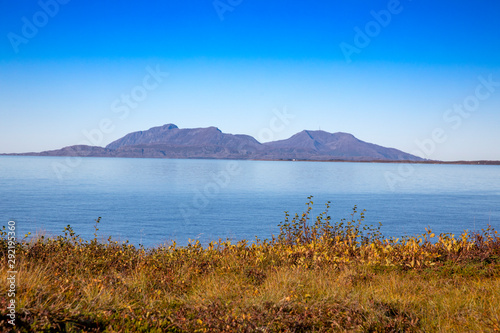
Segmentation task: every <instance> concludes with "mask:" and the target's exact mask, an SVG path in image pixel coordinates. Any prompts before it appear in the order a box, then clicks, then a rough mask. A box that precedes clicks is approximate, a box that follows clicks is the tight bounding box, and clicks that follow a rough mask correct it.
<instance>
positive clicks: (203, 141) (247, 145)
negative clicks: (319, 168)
mask: <svg viewBox="0 0 500 333" xmlns="http://www.w3.org/2000/svg"><path fill="white" fill-rule="evenodd" d="M8 155H31V156H33V155H34V156H88V157H151V158H212V159H255V160H318V161H340V160H342V161H425V160H424V159H422V158H420V157H418V156H415V155H411V154H408V153H405V152H403V151H401V150H398V149H395V148H387V147H383V146H380V145H376V144H373V143H369V142H365V141H362V140H359V139H358V138H356V137H355V136H354V135H352V134H350V133H345V132H336V133H329V132H326V131H321V130H316V131H313V130H303V131H301V132H298V133H296V134H294V135H292V136H291V137H290V138H288V139H284V140H277V141H272V142H266V143H260V142H259V141H257V140H256V139H255V138H254V137H252V136H250V135H244V134H228V133H223V132H222V131H221V130H220V129H219V128H217V127H213V126H211V127H205V128H179V127H178V126H177V125H175V124H171V123H169V124H165V125H163V126H156V127H152V128H150V129H148V130H145V131H136V132H131V133H128V134H126V135H124V136H123V137H121V138H119V139H117V140H115V141H113V142H111V143H110V144H108V145H107V146H105V147H99V146H85V145H75V146H68V147H63V148H61V149H57V150H49V151H43V152H40V153H23V154H8Z"/></svg>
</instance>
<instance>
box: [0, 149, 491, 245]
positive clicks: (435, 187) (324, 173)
mask: <svg viewBox="0 0 500 333" xmlns="http://www.w3.org/2000/svg"><path fill="white" fill-rule="evenodd" d="M63 161H64V158H59V157H13V156H9V157H7V156H5V157H0V188H1V191H0V220H1V221H3V223H0V224H1V225H6V224H7V222H8V221H9V220H11V219H13V220H15V221H16V222H17V226H18V227H19V229H20V234H21V233H22V234H24V233H27V232H28V231H31V232H32V233H33V234H34V233H35V231H40V230H41V231H43V232H45V233H46V234H51V235H59V234H62V230H63V229H64V227H65V226H66V225H68V224H70V225H71V226H72V227H73V228H74V229H75V231H76V232H77V234H79V235H81V236H82V237H84V238H86V239H91V238H92V237H93V233H94V227H93V226H94V224H95V222H94V220H95V219H96V218H98V217H102V220H101V223H100V225H99V231H98V235H99V237H102V238H103V239H105V238H107V237H108V236H112V237H113V239H116V240H129V241H130V242H131V243H133V244H136V245H137V244H143V245H145V246H155V245H159V244H161V243H164V242H166V241H170V240H176V241H177V242H178V243H179V244H182V245H185V244H186V243H187V241H188V239H199V240H200V241H202V242H203V243H206V242H208V241H210V240H216V239H218V238H219V237H221V238H226V237H228V238H230V239H233V240H240V239H248V240H253V239H254V237H255V236H258V237H260V238H270V237H271V235H272V234H277V233H278V232H279V229H278V227H277V225H278V223H279V222H280V221H283V219H284V211H285V210H287V211H289V212H290V213H292V214H293V213H296V212H297V213H301V212H302V211H303V210H305V208H306V206H305V203H306V201H307V197H308V196H310V195H313V196H314V198H313V201H314V207H315V209H314V211H313V212H314V215H316V214H318V213H320V212H322V211H323V208H324V204H325V203H326V202H327V201H328V200H330V201H332V207H331V210H330V212H331V214H330V215H331V216H332V218H333V220H334V221H339V220H340V219H341V218H349V217H350V215H349V214H350V212H351V211H352V208H353V206H354V205H357V206H358V208H359V210H362V209H366V220H365V221H366V223H368V224H373V225H377V224H378V222H382V224H383V226H382V232H383V234H384V235H386V236H402V235H405V234H408V235H412V234H415V233H422V232H424V231H425V230H424V228H425V227H431V228H432V230H433V231H434V232H436V233H440V232H453V233H455V234H458V233H460V232H461V231H462V230H464V229H469V230H473V229H481V228H485V227H486V225H487V224H488V223H490V224H491V225H492V226H493V227H494V228H495V229H500V166H482V165H420V164H416V165H413V166H412V167H413V172H412V173H411V174H409V175H406V174H405V175H404V177H401V172H400V170H398V168H400V166H401V165H400V164H392V163H391V164H385V163H383V164H378V163H329V162H276V161H272V162H271V161H269V162H268V161H235V160H176V159H121V158H84V159H82V163H81V164H80V165H79V166H78V167H76V168H74V169H71V170H70V172H67V173H65V174H64V175H63V177H62V178H60V177H58V174H57V173H56V172H54V169H53V167H54V163H58V162H63ZM388 175H393V176H394V175H395V176H397V177H399V178H397V181H388V179H392V178H390V177H389V178H388Z"/></svg>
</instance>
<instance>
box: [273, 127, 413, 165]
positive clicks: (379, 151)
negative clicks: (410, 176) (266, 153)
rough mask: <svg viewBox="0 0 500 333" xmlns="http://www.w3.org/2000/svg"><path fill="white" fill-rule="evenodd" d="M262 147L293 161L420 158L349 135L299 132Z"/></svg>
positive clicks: (410, 159)
mask: <svg viewBox="0 0 500 333" xmlns="http://www.w3.org/2000/svg"><path fill="white" fill-rule="evenodd" d="M264 145H265V146H267V147H269V148H272V149H274V150H278V151H280V152H282V153H283V154H293V155H294V156H295V157H294V158H296V159H318V160H325V159H342V160H356V161H366V160H391V161H403V160H404V161H417V160H422V159H421V158H419V157H417V156H414V155H411V154H408V153H405V152H402V151H400V150H397V149H394V148H386V147H382V146H379V145H375V144H373V143H368V142H364V141H361V140H359V139H357V138H356V137H354V135H352V134H349V133H342V132H338V133H328V132H325V131H302V132H300V133H297V134H295V135H293V136H292V137H290V138H289V139H286V140H280V141H274V142H269V143H265V144H264Z"/></svg>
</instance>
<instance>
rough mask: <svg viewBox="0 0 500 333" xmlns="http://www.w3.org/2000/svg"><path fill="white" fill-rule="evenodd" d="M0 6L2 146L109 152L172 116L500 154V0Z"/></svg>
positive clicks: (230, 128) (237, 128) (449, 156)
mask: <svg viewBox="0 0 500 333" xmlns="http://www.w3.org/2000/svg"><path fill="white" fill-rule="evenodd" d="M0 9H1V10H0V152H2V153H10V152H28V151H42V150H49V149H58V148H61V147H63V146H68V145H73V144H79V143H82V142H84V141H89V140H90V139H89V137H90V138H92V140H93V141H94V142H95V143H97V144H99V145H106V144H107V143H109V142H111V141H113V140H115V139H118V138H119V137H121V136H123V135H125V134H126V133H129V132H132V131H137V130H144V129H148V128H150V127H153V126H159V125H163V124H166V123H175V124H177V125H178V126H179V127H206V126H217V127H219V128H220V129H221V130H222V131H224V132H227V133H243V134H249V135H252V136H255V137H256V138H257V139H260V140H262V141H267V140H268V139H284V138H287V137H289V136H291V135H293V134H294V133H296V132H299V131H301V130H303V129H311V130H315V129H322V130H326V131H329V132H338V131H342V132H349V133H352V134H354V135H355V136H356V137H358V138H359V139H361V140H364V141H368V142H373V143H377V144H380V145H383V146H389V147H395V148H398V149H401V150H404V151H406V152H410V153H415V154H418V155H420V156H423V157H426V158H431V159H441V160H460V159H466V160H476V159H494V160H500V145H499V144H498V143H500V131H498V125H500V20H498V15H499V14H500V3H499V2H498V1H493V0H490V1H456V0H455V1H439V2H436V1H424V0H413V1H410V0H401V1H395V0H391V1H370V2H367V1H361V0H339V1H293V2H291V1H261V0H252V1H250V0H242V1H240V0H220V1H219V0H216V1H213V0H210V1H190V0H162V1H143V2H138V1H137V2H135V1H134V2H132V1H126V2H124V1H121V2H119V1H113V0H110V1H105V2H101V1H77V0H71V1H68V0H59V1H56V0H41V1H39V2H37V1H14V0H0ZM155 71H156V73H157V74H156V76H158V75H160V76H159V79H157V80H155V78H154V77H153V76H152V74H151V73H152V72H155ZM158 73H160V74H158ZM164 73H168V76H167V75H166V74H164ZM145 82H146V83H145ZM127 95H128V96H129V98H130V96H135V97H132V102H130V103H132V104H127V103H126V102H124V99H123V98H124V97H123V96H125V98H126V96H127ZM134 98H135V99H134ZM132 106H133V107H132ZM125 109H126V111H125ZM277 114H281V115H283V114H285V115H288V116H286V117H285V121H284V122H283V121H281V122H280V120H279V119H278V118H279V117H278V118H277ZM276 119H278V122H277V121H276ZM103 122H104V123H105V124H107V126H105V127H106V130H105V131H103V130H102V129H101V128H100V126H102V125H103ZM276 124H278V125H276ZM269 130H271V131H269ZM89 133H90V134H89ZM264 134H266V135H264Z"/></svg>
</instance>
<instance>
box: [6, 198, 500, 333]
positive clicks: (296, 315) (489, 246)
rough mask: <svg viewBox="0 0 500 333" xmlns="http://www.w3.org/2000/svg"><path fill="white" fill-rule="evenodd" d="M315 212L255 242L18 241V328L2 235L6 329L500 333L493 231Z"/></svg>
mask: <svg viewBox="0 0 500 333" xmlns="http://www.w3.org/2000/svg"><path fill="white" fill-rule="evenodd" d="M327 206H328V205H327ZM311 208H312V202H309V203H308V204H307V210H306V211H305V212H304V213H303V214H300V215H295V216H293V217H291V216H288V215H287V217H286V219H285V221H284V222H283V223H281V225H280V227H281V233H280V235H278V236H276V237H274V238H271V239H270V240H265V241H262V240H256V241H255V242H252V243H247V242H239V243H236V244H233V243H231V242H229V241H219V242H213V243H211V244H209V245H208V246H205V247H203V246H201V245H200V244H199V243H191V244H189V245H187V246H177V245H176V244H171V245H168V246H163V247H157V248H154V249H144V248H141V247H135V246H132V245H130V244H127V243H117V242H114V241H112V240H108V241H107V242H98V241H97V235H96V238H95V239H94V240H91V241H85V240H82V239H81V238H80V237H79V236H77V235H75V234H74V232H73V231H72V229H71V227H67V228H66V229H65V231H64V235H62V236H59V237H56V238H50V239H49V238H44V237H37V238H36V239H32V240H30V241H18V242H16V244H15V248H16V268H17V271H18V273H17V288H16V302H17V309H16V326H15V327H13V326H12V325H10V324H9V323H8V320H9V317H8V316H7V314H8V311H7V304H8V301H9V299H8V298H7V297H6V295H7V293H8V290H7V289H8V284H7V282H6V281H7V280H6V279H7V277H8V270H9V269H8V266H7V259H8V257H7V248H8V245H9V244H8V241H7V238H6V235H5V234H4V235H2V239H1V242H0V251H1V252H0V253H2V268H1V271H0V281H3V282H2V283H0V303H1V304H0V329H1V330H2V331H17V330H19V331H47V332H58V331H96V332H100V331H108V332H116V331H118V332H127V331H138V332H154V331H157V332H164V331H170V332H193V331H198V332H213V331H224V332H309V331H313V332H324V331H325V332H326V331H360V332H403V331H404V332H424V331H425V332H434V331H442V332H483V331H484V332H494V331H500V306H499V304H500V238H499V237H498V236H497V233H496V232H495V231H493V230H490V229H486V230H482V231H481V232H478V233H471V234H469V233H463V234H462V235H460V236H458V237H456V236H454V235H451V234H441V235H434V234H433V233H432V232H431V231H430V230H426V231H425V233H424V234H422V235H418V236H414V237H404V238H400V239H385V238H383V237H382V235H381V234H380V232H379V230H378V228H373V227H366V226H364V225H363V214H364V213H363V212H361V213H358V212H356V210H354V211H353V215H352V219H349V220H343V221H338V222H337V223H333V222H332V221H331V219H330V217H329V216H328V211H327V210H326V211H325V212H324V213H322V214H320V215H319V216H316V217H313V216H311ZM327 208H328V207H327ZM96 229H97V225H96ZM96 232H97V230H96Z"/></svg>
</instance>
